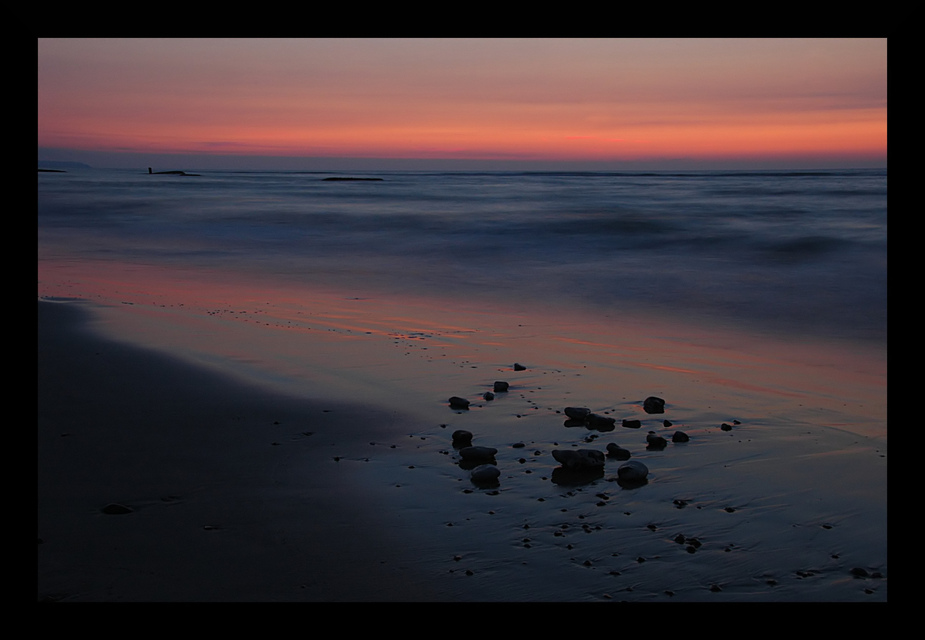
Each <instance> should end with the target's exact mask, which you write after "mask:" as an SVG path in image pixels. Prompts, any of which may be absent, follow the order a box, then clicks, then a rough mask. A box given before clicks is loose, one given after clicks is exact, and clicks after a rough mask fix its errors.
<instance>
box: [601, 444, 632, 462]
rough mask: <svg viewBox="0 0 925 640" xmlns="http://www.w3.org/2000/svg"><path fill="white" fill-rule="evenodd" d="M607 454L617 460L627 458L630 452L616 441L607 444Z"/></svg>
mask: <svg viewBox="0 0 925 640" xmlns="http://www.w3.org/2000/svg"><path fill="white" fill-rule="evenodd" d="M607 455H608V456H610V457H611V458H616V459H617V460H629V459H630V456H631V455H632V454H631V453H630V452H629V451H628V450H627V449H624V448H623V447H621V446H620V445H618V444H617V443H615V442H610V443H608V444H607Z"/></svg>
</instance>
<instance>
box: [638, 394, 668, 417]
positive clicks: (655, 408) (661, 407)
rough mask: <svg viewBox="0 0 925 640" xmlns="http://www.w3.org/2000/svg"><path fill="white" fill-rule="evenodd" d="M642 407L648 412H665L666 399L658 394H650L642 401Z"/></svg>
mask: <svg viewBox="0 0 925 640" xmlns="http://www.w3.org/2000/svg"><path fill="white" fill-rule="evenodd" d="M642 408H643V410H644V411H645V412H646V413H665V401H664V400H662V399H661V398H658V397H656V396H649V397H648V398H646V399H645V400H643V401H642Z"/></svg>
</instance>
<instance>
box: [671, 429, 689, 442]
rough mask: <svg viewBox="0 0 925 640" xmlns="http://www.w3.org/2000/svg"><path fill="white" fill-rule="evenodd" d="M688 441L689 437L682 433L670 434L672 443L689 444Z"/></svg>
mask: <svg viewBox="0 0 925 640" xmlns="http://www.w3.org/2000/svg"><path fill="white" fill-rule="evenodd" d="M690 439H691V438H690V436H689V435H687V434H686V433H684V432H683V431H675V432H674V433H673V434H671V441H672V442H689V441H690Z"/></svg>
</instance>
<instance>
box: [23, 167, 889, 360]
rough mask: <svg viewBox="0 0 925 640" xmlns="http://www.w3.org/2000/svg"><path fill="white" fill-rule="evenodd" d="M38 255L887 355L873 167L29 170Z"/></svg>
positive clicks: (882, 174)
mask: <svg viewBox="0 0 925 640" xmlns="http://www.w3.org/2000/svg"><path fill="white" fill-rule="evenodd" d="M331 177H351V178H365V179H364V180H326V179H325V178H331ZM370 178H373V179H370ZM38 247H39V260H40V261H41V260H42V259H51V258H54V259H66V260H76V261H80V260H97V261H100V260H102V261H113V263H114V264H123V263H126V262H127V263H144V264H148V265H151V264H154V265H164V266H168V267H180V268H185V269H196V268H208V269H212V270H220V271H226V272H227V273H229V274H234V273H235V272H238V273H247V274H250V275H260V276H262V277H266V278H269V279H279V280H280V281H287V282H289V283H295V284H304V285H306V286H312V287H318V286H320V287H327V288H332V289H338V290H343V291H345V292H349V291H354V290H357V291H359V290H363V291H378V292H381V293H384V294H388V293H393V294H409V293H410V294H414V295H423V296H427V295H431V294H439V295H442V296H454V297H456V298H458V299H465V300H467V301H469V302H471V303H473V304H477V305H478V304H484V305H485V307H486V308H490V307H491V305H492V304H493V303H495V302H497V301H505V302H506V303H514V304H516V303H517V302H518V301H523V302H524V303H525V304H526V303H530V304H533V305H537V304H539V305H543V306H548V307H550V308H561V307H569V308H578V309H582V308H587V309H595V310H598V311H603V312H606V313H614V314H618V313H624V312H625V313H629V312H646V313H656V314H659V315H660V316H661V317H664V318H670V319H676V320H679V321H700V322H705V323H707V324H714V323H722V324H724V325H735V326H736V327H739V328H745V329H746V330H750V331H759V332H767V333H772V334H776V335H778V336H784V337H786V336H790V335H794V336H796V335H799V336H819V337H825V338H827V339H832V338H837V339H844V340H848V341H862V342H865V343H874V344H878V345H884V344H885V342H886V326H887V311H886V308H887V300H886V290H887V286H886V282H887V174H886V170H885V169H882V170H879V169H878V170H860V169H859V170H833V171H687V172H657V173H653V172H619V173H614V172H482V173H477V172H427V171H415V172H404V171H401V172H396V171H386V172H377V173H349V174H340V173H338V174H333V173H323V172H291V171H289V172H245V171H207V172H200V173H199V175H195V176H194V175H149V174H148V173H147V172H146V171H144V170H102V169H75V170H71V171H69V172H66V173H42V172H40V173H39V175H38Z"/></svg>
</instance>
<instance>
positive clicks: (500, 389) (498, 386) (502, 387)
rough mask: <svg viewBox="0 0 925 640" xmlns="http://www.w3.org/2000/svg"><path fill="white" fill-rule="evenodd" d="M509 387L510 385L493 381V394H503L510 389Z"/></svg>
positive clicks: (501, 381)
mask: <svg viewBox="0 0 925 640" xmlns="http://www.w3.org/2000/svg"><path fill="white" fill-rule="evenodd" d="M510 386H511V385H509V384H508V383H507V382H505V381H504V380H495V384H494V390H495V393H504V392H505V391H507V390H508V389H509V388H510Z"/></svg>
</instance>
